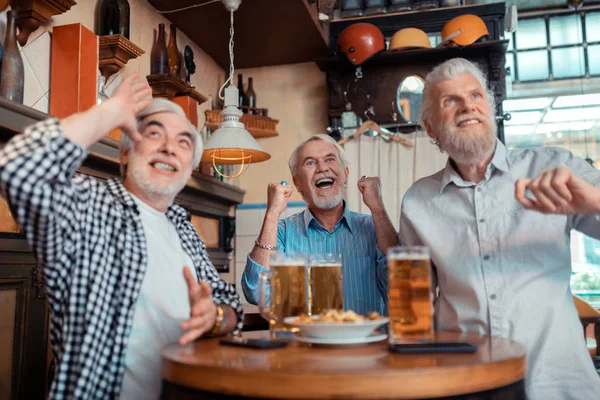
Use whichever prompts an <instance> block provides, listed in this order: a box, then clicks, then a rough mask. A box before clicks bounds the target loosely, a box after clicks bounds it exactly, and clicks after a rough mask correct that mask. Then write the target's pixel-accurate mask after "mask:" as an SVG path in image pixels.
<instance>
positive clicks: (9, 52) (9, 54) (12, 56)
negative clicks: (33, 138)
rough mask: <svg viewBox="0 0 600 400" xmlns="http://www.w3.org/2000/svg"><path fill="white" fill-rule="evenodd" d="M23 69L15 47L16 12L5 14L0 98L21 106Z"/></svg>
mask: <svg viewBox="0 0 600 400" xmlns="http://www.w3.org/2000/svg"><path fill="white" fill-rule="evenodd" d="M24 86H25V67H24V64H23V59H22V58H21V52H20V51H19V47H18V45H17V11H16V10H10V11H8V12H7V13H6V36H5V38H4V50H3V54H2V76H1V77H0V97H4V98H5V99H7V100H10V101H12V102H14V103H18V104H23V94H24V93H23V89H24Z"/></svg>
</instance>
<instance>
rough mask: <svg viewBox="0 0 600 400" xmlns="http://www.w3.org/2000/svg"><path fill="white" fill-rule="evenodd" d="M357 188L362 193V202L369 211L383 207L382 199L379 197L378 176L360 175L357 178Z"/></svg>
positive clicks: (379, 184) (379, 182) (379, 181)
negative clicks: (360, 176)
mask: <svg viewBox="0 0 600 400" xmlns="http://www.w3.org/2000/svg"><path fill="white" fill-rule="evenodd" d="M358 190H360V193H362V198H363V203H365V205H366V206H367V207H369V209H370V210H371V211H373V210H374V209H377V208H381V207H383V199H382V198H381V180H380V179H379V177H376V176H375V177H372V178H367V177H364V176H363V177H362V178H360V179H359V180H358Z"/></svg>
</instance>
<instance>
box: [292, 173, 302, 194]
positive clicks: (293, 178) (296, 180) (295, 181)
mask: <svg viewBox="0 0 600 400" xmlns="http://www.w3.org/2000/svg"><path fill="white" fill-rule="evenodd" d="M292 182H294V186H295V187H296V191H297V192H298V193H300V190H299V189H298V179H296V177H295V176H292Z"/></svg>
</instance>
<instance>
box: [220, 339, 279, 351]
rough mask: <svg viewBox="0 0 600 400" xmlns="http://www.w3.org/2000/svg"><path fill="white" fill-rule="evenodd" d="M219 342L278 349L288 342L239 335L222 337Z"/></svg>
mask: <svg viewBox="0 0 600 400" xmlns="http://www.w3.org/2000/svg"><path fill="white" fill-rule="evenodd" d="M219 344H221V345H223V346H238V347H247V348H249V349H280V348H282V347H285V346H287V345H288V342H286V341H281V340H270V339H250V338H241V337H231V338H227V339H222V340H221V341H219Z"/></svg>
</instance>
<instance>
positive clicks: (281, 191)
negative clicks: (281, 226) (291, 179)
mask: <svg viewBox="0 0 600 400" xmlns="http://www.w3.org/2000/svg"><path fill="white" fill-rule="evenodd" d="M291 195H292V188H291V187H290V186H288V185H283V184H282V183H269V188H268V190H267V213H269V212H271V213H274V214H276V215H277V217H279V216H280V215H281V213H283V212H284V211H285V208H286V207H287V203H288V200H289V199H290V196H291Z"/></svg>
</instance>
